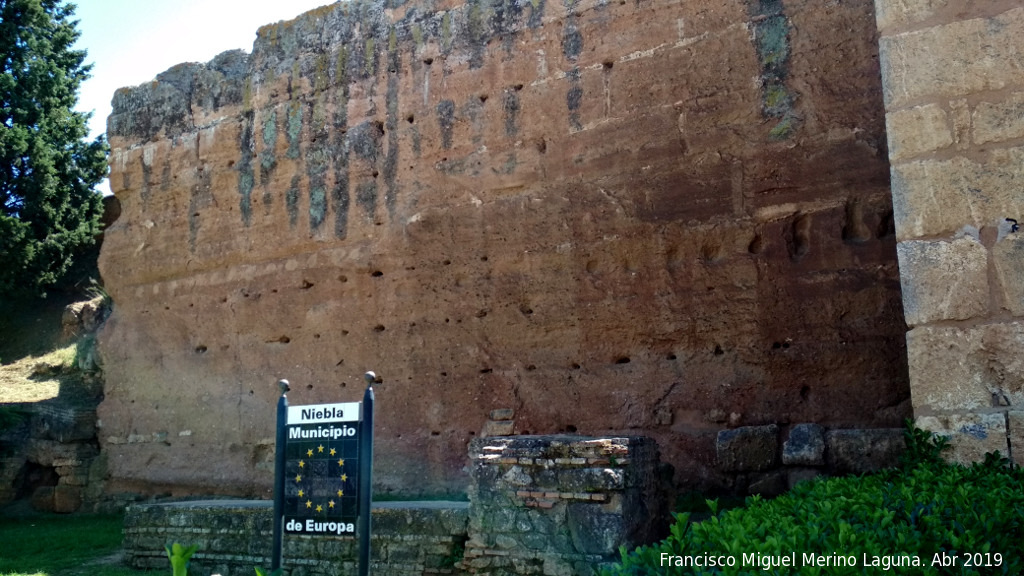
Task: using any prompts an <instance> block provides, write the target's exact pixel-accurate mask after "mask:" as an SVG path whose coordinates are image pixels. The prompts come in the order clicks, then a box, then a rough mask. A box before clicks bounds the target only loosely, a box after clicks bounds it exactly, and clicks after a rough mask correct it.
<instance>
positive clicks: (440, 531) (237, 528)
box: [124, 500, 469, 576]
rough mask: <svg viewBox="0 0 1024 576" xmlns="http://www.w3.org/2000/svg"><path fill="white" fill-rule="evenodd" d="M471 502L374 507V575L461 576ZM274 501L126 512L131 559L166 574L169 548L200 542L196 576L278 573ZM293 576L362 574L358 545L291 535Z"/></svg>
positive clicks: (287, 549)
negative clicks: (273, 568)
mask: <svg viewBox="0 0 1024 576" xmlns="http://www.w3.org/2000/svg"><path fill="white" fill-rule="evenodd" d="M468 506H469V505H468V504H467V503H466V502H379V503H376V504H374V509H373V519H372V532H373V534H372V537H371V538H370V573H372V574H380V575H382V576H427V575H435V576H441V575H445V574H454V573H458V570H456V569H455V564H456V562H457V561H459V560H461V559H462V554H463V545H464V543H465V541H466V522H467V508H468ZM272 534H273V503H272V502H269V501H253V500H206V501H198V502H176V503H166V504H140V505H134V506H130V507H129V508H128V510H127V513H126V514H125V527H124V550H125V562H126V563H127V564H128V565H129V566H132V567H133V568H141V569H147V570H148V569H155V570H158V571H161V572H166V570H167V569H168V567H169V566H170V563H169V561H168V559H167V553H166V552H165V551H164V547H165V546H170V545H172V544H173V543H175V542H178V543H180V544H183V545H185V546H191V545H196V546H198V547H199V549H198V551H197V552H196V554H195V555H194V556H192V560H191V562H190V568H189V574H194V575H199V576H210V574H221V575H222V576H249V575H250V574H253V573H254V572H253V567H255V566H259V567H261V568H262V569H263V570H264V571H265V572H269V571H270V551H271V544H272ZM283 550H284V567H285V568H286V573H287V574H289V576H334V575H335V574H355V573H356V571H357V567H358V559H359V548H358V542H357V540H356V539H355V538H353V537H351V536H308V535H305V534H294V535H293V534H289V535H286V536H285V539H284V548H283Z"/></svg>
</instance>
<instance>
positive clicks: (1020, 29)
mask: <svg viewBox="0 0 1024 576" xmlns="http://www.w3.org/2000/svg"><path fill="white" fill-rule="evenodd" d="M877 4H878V26H879V29H880V30H881V32H882V39H881V55H882V58H881V60H882V72H883V78H884V86H885V101H886V108H887V111H888V134H889V153H890V158H891V160H892V193H893V202H894V204H895V208H896V210H895V214H896V233H897V236H898V238H899V249H898V252H899V261H900V271H901V276H902V281H903V303H904V309H905V311H906V318H907V323H908V324H909V325H910V326H911V327H912V328H913V329H912V330H911V331H910V332H909V334H908V336H907V343H908V349H909V364H910V385H911V391H912V394H913V404H914V413H915V416H916V417H917V423H918V425H920V426H921V427H922V428H926V429H929V430H932V431H935V432H939V433H942V434H944V435H947V436H950V437H951V438H952V445H953V451H952V454H951V456H952V458H953V459H954V460H958V461H961V462H969V461H972V460H977V459H980V458H981V457H982V455H983V454H984V453H985V452H991V451H995V450H999V451H1000V452H1001V453H1002V454H1003V455H1007V454H1008V453H1009V454H1012V457H1013V459H1014V460H1015V461H1016V462H1017V464H1024V411H1021V408H1020V406H1021V405H1022V404H1024V360H1022V358H1024V356H1022V352H1024V322H1022V318H1021V317H1022V316H1024V232H1021V231H1018V230H1016V229H1015V228H1016V227H1015V223H1016V221H1017V220H1020V221H1021V222H1022V223H1024V8H1022V7H1021V6H1020V2H1018V1H1016V0H1005V1H993V2H970V3H964V2H953V1H951V0H898V1H897V0H878V2H877Z"/></svg>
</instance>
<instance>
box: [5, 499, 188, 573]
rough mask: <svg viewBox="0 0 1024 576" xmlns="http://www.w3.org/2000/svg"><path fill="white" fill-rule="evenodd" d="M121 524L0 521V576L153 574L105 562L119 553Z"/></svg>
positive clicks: (53, 518)
mask: <svg viewBox="0 0 1024 576" xmlns="http://www.w3.org/2000/svg"><path fill="white" fill-rule="evenodd" d="M122 520H123V519H122V517H121V516H59V515H55V514H46V515H42V514H41V515H32V516H21V517H7V518H0V543H2V544H0V576H73V575H79V574H82V575H88V576H154V575H156V574H158V573H157V572H145V571H139V570H131V569H129V568H127V567H125V566H123V565H122V564H120V562H119V561H118V560H112V559H111V556H112V555H114V554H116V553H117V552H118V551H119V550H120V548H121V539H122V535H121V527H122ZM167 571H168V572H170V568H168V570H167Z"/></svg>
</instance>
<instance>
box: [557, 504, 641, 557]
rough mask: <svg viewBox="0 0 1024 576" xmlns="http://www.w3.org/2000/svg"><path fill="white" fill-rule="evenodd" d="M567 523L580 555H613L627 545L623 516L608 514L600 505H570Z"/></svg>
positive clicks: (573, 542) (574, 545)
mask: <svg viewBox="0 0 1024 576" xmlns="http://www.w3.org/2000/svg"><path fill="white" fill-rule="evenodd" d="M566 523H567V524H568V527H569V533H570V534H571V535H572V544H573V547H574V548H575V549H576V550H575V551H576V552H578V553H580V554H613V553H614V552H615V551H616V550H618V549H619V546H621V545H623V544H626V543H627V540H626V523H625V519H624V518H623V516H622V515H621V514H608V513H607V512H605V511H604V509H603V508H602V506H600V505H598V504H578V503H573V504H570V505H569V506H568V508H567V510H566Z"/></svg>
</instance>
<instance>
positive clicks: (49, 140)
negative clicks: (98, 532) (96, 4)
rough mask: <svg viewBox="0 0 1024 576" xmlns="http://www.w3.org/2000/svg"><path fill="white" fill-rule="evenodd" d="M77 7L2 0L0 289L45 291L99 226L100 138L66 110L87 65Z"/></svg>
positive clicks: (55, 1) (51, 0) (103, 148)
mask: <svg viewBox="0 0 1024 576" xmlns="http://www.w3.org/2000/svg"><path fill="white" fill-rule="evenodd" d="M74 8H75V7H74V5H68V4H64V3H63V2H61V1H59V0H0V295H3V294H18V293H28V294H33V293H36V294H38V293H41V292H43V291H44V290H45V289H46V288H47V287H49V286H52V285H54V284H55V283H56V282H58V281H59V280H61V278H62V277H63V276H64V275H65V274H66V272H67V271H68V269H69V267H70V266H71V264H72V262H73V261H74V259H75V257H76V256H78V255H80V254H82V253H83V252H84V251H85V249H86V248H88V247H89V246H91V245H92V244H93V243H94V242H95V237H96V234H97V233H98V232H99V217H100V214H101V212H102V201H103V199H102V197H101V196H100V195H99V194H98V193H97V192H96V191H95V189H94V188H95V186H96V184H98V183H99V182H100V181H101V180H102V179H103V177H104V176H105V175H106V171H107V163H106V153H107V144H106V142H105V140H104V139H103V137H102V136H101V137H100V138H97V139H96V140H94V141H92V142H87V141H86V140H85V138H86V136H87V134H88V129H87V128H86V122H87V120H88V118H89V115H88V114H83V113H80V112H74V111H73V110H72V108H73V107H74V106H75V103H76V101H77V99H78V87H79V85H80V84H81V83H82V81H83V80H85V79H86V78H88V73H89V69H90V68H91V66H87V65H84V64H83V62H84V61H85V56H86V53H85V51H84V50H74V49H73V48H72V45H73V44H74V42H75V40H76V39H77V38H78V36H79V33H78V31H77V30H76V29H75V26H76V24H77V21H74V20H72V19H71V18H72V16H73V14H74Z"/></svg>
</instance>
